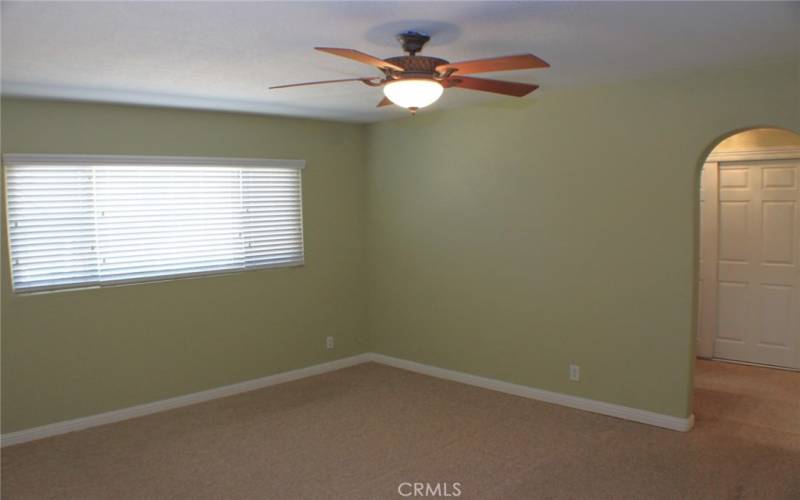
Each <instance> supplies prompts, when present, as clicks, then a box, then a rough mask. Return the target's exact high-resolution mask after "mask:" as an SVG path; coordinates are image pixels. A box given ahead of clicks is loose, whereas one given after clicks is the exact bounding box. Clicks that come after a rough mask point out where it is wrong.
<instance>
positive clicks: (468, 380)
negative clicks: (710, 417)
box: [367, 353, 694, 432]
mask: <svg viewBox="0 0 800 500" xmlns="http://www.w3.org/2000/svg"><path fill="white" fill-rule="evenodd" d="M367 357H368V359H369V360H370V361H375V362H377V363H382V364H385V365H389V366H394V367H396V368H402V369H404V370H409V371H412V372H416V373H421V374H423V375H430V376H432V377H438V378H442V379H447V380H452V381H454V382H461V383H463V384H468V385H474V386H477V387H482V388H484V389H491V390H493V391H498V392H504V393H506V394H513V395H515V396H521V397H524V398H529V399H535V400H537V401H544V402H546V403H553V404H557V405H561V406H568V407H570V408H575V409H578V410H584V411H590V412H593V413H600V414H602V415H608V416H611V417H617V418H622V419H625V420H632V421H634V422H639V423H642V424H648V425H654V426H656V427H663V428H665V429H671V430H674V431H680V432H688V431H690V430H691V429H692V427H693V426H694V415H690V416H689V417H687V418H681V417H674V416H672V415H664V414H662V413H655V412H651V411H647V410H640V409H638V408H631V407H628V406H622V405H617V404H613V403H606V402H604V401H597V400H595V399H588V398H582V397H579V396H570V395H568V394H561V393H558V392H551V391H545V390H543V389H536V388H534V387H529V386H526V385H519V384H512V383H510V382H503V381H502V380H496V379H491V378H486V377H480V376H477V375H470V374H468V373H463V372H457V371H454V370H448V369H445V368H439V367H436V366H431V365H426V364H422V363H417V362H416V361H408V360H406V359H400V358H394V357H391V356H386V355H384V354H377V353H369V354H367Z"/></svg>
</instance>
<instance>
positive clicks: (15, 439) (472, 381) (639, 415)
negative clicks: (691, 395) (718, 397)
mask: <svg viewBox="0 0 800 500" xmlns="http://www.w3.org/2000/svg"><path fill="white" fill-rule="evenodd" d="M368 361H374V362H376V363H382V364H385V365H389V366H394V367H396V368H402V369H404V370H409V371H413V372H417V373H422V374H424V375H430V376H432V377H438V378H443V379H447V380H452V381H455V382H461V383H463V384H468V385H474V386H477V387H483V388H484V389H491V390H493V391H498V392H504V393H507V394H513V395H515V396H522V397H525V398H530V399H536V400H538V401H545V402H547V403H554V404H557V405H562V406H568V407H570V408H577V409H579V410H585V411H591V412H594V413H600V414H603V415H609V416H612V417H617V418H622V419H625V420H633V421H634V422H640V423H643V424H649V425H654V426H657V427H663V428H666V429H672V430H676V431H682V432H686V431H688V430H690V429H691V428H692V426H693V425H694V415H691V416H689V417H688V418H680V417H673V416H671V415H663V414H660V413H654V412H650V411H646V410H639V409H637V408H630V407H627V406H621V405H616V404H612V403H605V402H603V401H597V400H594V399H587V398H581V397H578V396H570V395H567V394H561V393H557V392H550V391H545V390H542V389H536V388H534V387H528V386H524V385H518V384H512V383H510V382H503V381H501V380H496V379H491V378H486V377H479V376H477V375H470V374H468V373H462V372H457V371H453V370H447V369H445V368H438V367H435V366H431V365H425V364H422V363H417V362H415V361H408V360H405V359H400V358H393V357H391V356H386V355H383V354H376V353H364V354H357V355H355V356H350V357H348V358H342V359H337V360H335V361H329V362H327V363H322V364H319V365H313V366H309V367H306V368H300V369H297V370H292V371H288V372H283V373H276V374H274V375H268V376H266V377H262V378H257V379H253V380H246V381H244V382H239V383H237V384H231V385H226V386H222V387H217V388H215V389H209V390H207V391H201V392H195V393H193V394H186V395H184V396H177V397H174V398H169V399H162V400H160V401H154V402H152V403H145V404H141V405H137V406H131V407H128V408H122V409H120V410H114V411H109V412H106V413H99V414H97V415H90V416H88V417H81V418H76V419H74V420H65V421H63V422H56V423H54V424H48V425H42V426H40V427H32V428H30V429H24V430H21V431H17V432H10V433H8V434H3V435H2V436H0V445H2V446H11V445H15V444H20V443H25V442H27V441H33V440H36V439H42V438H46V437H50V436H56V435H58V434H65V433H67V432H73V431H79V430H82V429H88V428H90V427H97V426H98V425H105V424H111V423H114V422H119V421H121V420H128V419H131V418H136V417H141V416H144V415H150V414H152V413H158V412H162V411H166V410H172V409H174V408H180V407H182V406H188V405H191V404H195V403H201V402H203V401H210V400H212V399H218V398H224V397H226V396H232V395H234V394H239V393H242V392H248V391H253V390H256V389H261V388H263V387H268V386H271V385H276V384H282V383H284V382H290V381H292V380H297V379H301V378H305V377H310V376H313V375H320V374H322V373H327V372H331V371H334V370H339V369H341V368H347V367H348V366H353V365H358V364H361V363H366V362H368Z"/></svg>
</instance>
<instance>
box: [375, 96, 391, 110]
mask: <svg viewBox="0 0 800 500" xmlns="http://www.w3.org/2000/svg"><path fill="white" fill-rule="evenodd" d="M392 104H394V103H393V102H392V101H390V100H389V98H388V97H384V98H383V99H381V102H379V103H378V105H377V106H375V107H376V108H380V107H382V106H391V105H392Z"/></svg>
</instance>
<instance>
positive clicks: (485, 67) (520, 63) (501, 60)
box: [436, 54, 550, 75]
mask: <svg viewBox="0 0 800 500" xmlns="http://www.w3.org/2000/svg"><path fill="white" fill-rule="evenodd" d="M549 67H550V65H549V64H547V63H546V62H544V61H543V60H541V59H539V58H538V57H536V56H535V55H533V54H519V55H515V56H502V57H492V58H489V59H474V60H472V61H461V62H454V63H448V64H442V65H440V66H436V71H438V72H439V73H445V72H447V71H451V70H452V71H454V72H455V73H456V74H459V75H468V74H471V73H489V72H490V71H511V70H514V69H534V68H549Z"/></svg>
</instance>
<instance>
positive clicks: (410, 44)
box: [397, 31, 431, 56]
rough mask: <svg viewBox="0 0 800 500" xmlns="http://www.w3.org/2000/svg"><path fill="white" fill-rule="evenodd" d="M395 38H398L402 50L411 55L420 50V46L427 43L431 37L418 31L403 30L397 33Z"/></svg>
mask: <svg viewBox="0 0 800 500" xmlns="http://www.w3.org/2000/svg"><path fill="white" fill-rule="evenodd" d="M397 39H398V40H400V44H401V45H402V46H403V51H404V52H408V53H409V54H411V55H412V56H413V55H414V54H416V53H417V52H420V51H421V50H422V47H423V46H424V45H425V44H426V43H428V41H429V40H430V39H431V37H430V36H428V35H426V34H425V33H419V32H418V31H404V32H402V33H400V34H399V35H397Z"/></svg>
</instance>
